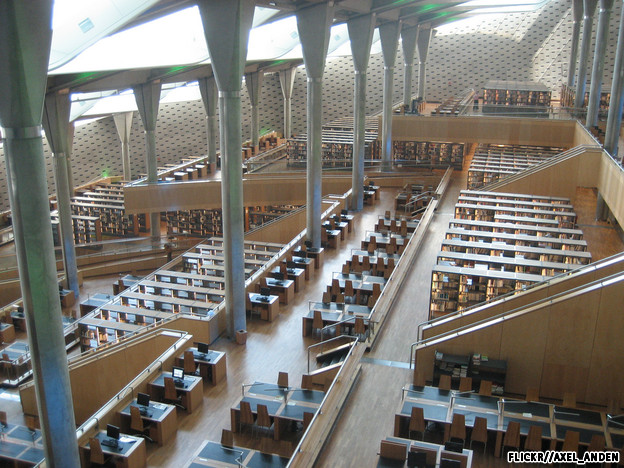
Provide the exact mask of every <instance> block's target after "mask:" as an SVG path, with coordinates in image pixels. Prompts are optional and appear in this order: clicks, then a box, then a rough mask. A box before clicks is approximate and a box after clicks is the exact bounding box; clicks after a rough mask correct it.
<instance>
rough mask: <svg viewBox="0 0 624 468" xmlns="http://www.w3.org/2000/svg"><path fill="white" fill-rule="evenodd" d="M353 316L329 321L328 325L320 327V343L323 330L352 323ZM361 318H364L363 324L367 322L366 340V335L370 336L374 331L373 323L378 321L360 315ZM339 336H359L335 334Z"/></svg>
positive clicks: (366, 336)
mask: <svg viewBox="0 0 624 468" xmlns="http://www.w3.org/2000/svg"><path fill="white" fill-rule="evenodd" d="M371 313H372V312H371ZM354 318H356V317H355V316H353V317H349V318H347V319H344V320H341V321H339V322H336V323H330V324H329V325H325V326H324V327H323V328H321V343H322V342H323V335H324V334H325V331H329V330H331V329H332V328H336V327H338V326H339V325H343V324H345V323H353V320H354ZM362 320H364V324H365V325H366V324H367V323H368V328H367V329H366V333H365V338H366V340H368V337H369V336H370V334H371V333H375V324H376V323H378V322H375V321H374V320H371V319H370V318H364V317H362ZM341 336H349V337H353V338H358V339H359V336H355V335H350V334H348V333H341V334H340V335H337V336H336V338H340V337H341Z"/></svg>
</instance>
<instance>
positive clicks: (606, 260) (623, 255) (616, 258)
mask: <svg viewBox="0 0 624 468" xmlns="http://www.w3.org/2000/svg"><path fill="white" fill-rule="evenodd" d="M620 259H621V260H624V252H620V253H617V254H615V255H612V256H610V257H607V258H603V259H602V260H598V261H596V262H593V263H589V264H587V265H579V267H578V268H575V269H573V270H570V271H565V272H562V273H558V274H556V275H555V276H551V277H550V278H547V279H545V280H542V281H539V282H536V283H532V284H529V285H527V286H526V287H524V288H523V289H522V291H521V292H525V291H531V290H533V289H536V288H539V287H543V286H546V285H549V284H552V283H554V282H557V281H559V280H563V279H565V278H567V277H570V276H576V275H580V274H583V273H585V272H587V271H589V270H597V269H598V268H601V267H603V266H606V265H609V264H611V263H616V262H618V261H620ZM517 294H518V291H509V292H508V293H505V294H501V295H500V296H496V297H493V298H491V299H488V300H486V301H483V302H479V303H478V304H473V305H471V306H468V307H465V308H463V309H460V310H457V311H455V312H453V313H449V314H446V315H443V316H441V317H435V318H432V319H430V320H427V321H425V322H421V323H419V324H418V330H417V335H418V340H417V341H416V342H415V343H418V342H420V341H421V340H422V335H423V330H424V329H425V328H429V327H434V326H436V325H437V323H438V322H440V323H443V322H446V321H449V320H453V319H455V318H457V317H463V316H464V315H467V314H470V313H472V311H473V310H474V309H478V308H482V307H484V306H487V305H489V304H492V303H494V302H498V301H501V302H502V301H505V300H507V299H509V298H510V297H512V296H515V295H517Z"/></svg>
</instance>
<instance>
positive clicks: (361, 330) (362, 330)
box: [353, 317, 366, 340]
mask: <svg viewBox="0 0 624 468" xmlns="http://www.w3.org/2000/svg"><path fill="white" fill-rule="evenodd" d="M353 334H354V335H355V336H357V337H358V339H359V338H360V336H361V337H362V340H365V339H366V326H365V325H364V319H363V318H362V317H356V318H355V324H354V325H353Z"/></svg>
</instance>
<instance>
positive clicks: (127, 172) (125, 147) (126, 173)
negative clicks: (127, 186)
mask: <svg viewBox="0 0 624 468" xmlns="http://www.w3.org/2000/svg"><path fill="white" fill-rule="evenodd" d="M133 114H134V112H123V113H121V114H115V115H113V120H114V122H115V128H116V129H117V135H119V140H121V163H122V166H123V177H124V180H125V181H128V182H130V181H131V180H132V167H131V165H130V133H131V132H132V116H133Z"/></svg>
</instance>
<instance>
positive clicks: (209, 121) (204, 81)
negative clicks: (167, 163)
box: [197, 75, 219, 173]
mask: <svg viewBox="0 0 624 468" xmlns="http://www.w3.org/2000/svg"><path fill="white" fill-rule="evenodd" d="M197 83H198V85H199V92H200V93H201V97H202V102H203V103H204V109H205V110H206V134H207V138H206V139H207V140H208V164H209V165H210V172H212V173H214V171H215V170H216V168H217V132H218V126H217V101H218V100H219V98H218V90H217V81H216V80H215V77H214V75H213V76H211V77H209V78H200V79H199V80H197Z"/></svg>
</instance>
